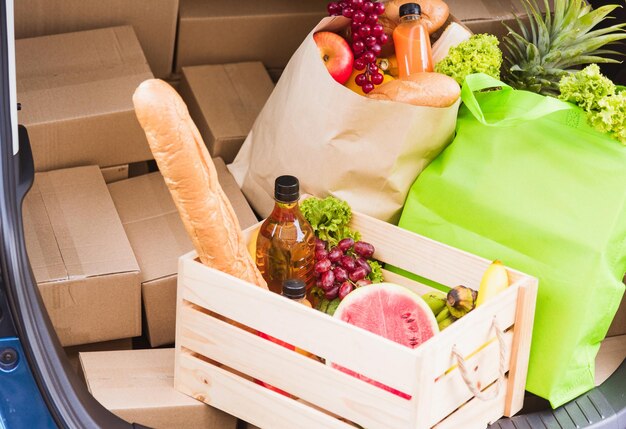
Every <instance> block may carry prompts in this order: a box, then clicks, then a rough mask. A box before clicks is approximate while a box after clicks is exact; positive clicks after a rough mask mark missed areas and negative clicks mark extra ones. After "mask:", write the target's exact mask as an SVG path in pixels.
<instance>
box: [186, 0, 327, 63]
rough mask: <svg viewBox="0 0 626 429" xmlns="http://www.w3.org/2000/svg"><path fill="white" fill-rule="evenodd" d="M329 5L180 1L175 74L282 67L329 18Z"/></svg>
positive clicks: (312, 0)
mask: <svg viewBox="0 0 626 429" xmlns="http://www.w3.org/2000/svg"><path fill="white" fill-rule="evenodd" d="M327 3H328V2H327V1H326V0H306V1H293V0H263V1H257V0H239V1H221V0H181V3H180V18H179V22H178V39H177V42H176V71H180V70H181V68H182V67H185V66H196V65H201V64H227V63H236V62H241V61H262V62H263V64H265V66H267V67H270V68H282V67H285V65H287V62H288V61H289V59H290V58H291V56H292V55H293V53H294V52H295V51H296V49H297V48H298V46H300V44H301V43H302V41H303V40H304V38H305V37H306V35H307V34H309V32H310V31H311V30H312V29H313V27H314V26H315V25H316V24H317V23H318V22H319V21H320V20H321V19H322V18H324V17H325V16H327V15H328V12H327V11H326V5H327Z"/></svg>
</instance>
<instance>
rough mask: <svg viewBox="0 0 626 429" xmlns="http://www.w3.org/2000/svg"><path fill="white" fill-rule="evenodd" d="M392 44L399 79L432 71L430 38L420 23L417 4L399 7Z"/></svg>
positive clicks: (419, 12)
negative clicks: (398, 17) (398, 18)
mask: <svg viewBox="0 0 626 429" xmlns="http://www.w3.org/2000/svg"><path fill="white" fill-rule="evenodd" d="M393 44H394V47H395V50H396V58H397V60H398V72H399V76H400V78H403V77H407V76H409V75H410V74H412V73H418V72H432V71H433V59H432V54H431V47H430V36H429V35H428V31H427V30H426V27H425V26H424V24H423V23H422V19H421V9H420V6H419V5H418V4H417V3H406V4H403V5H402V6H400V24H398V26H397V27H396V29H395V30H393Z"/></svg>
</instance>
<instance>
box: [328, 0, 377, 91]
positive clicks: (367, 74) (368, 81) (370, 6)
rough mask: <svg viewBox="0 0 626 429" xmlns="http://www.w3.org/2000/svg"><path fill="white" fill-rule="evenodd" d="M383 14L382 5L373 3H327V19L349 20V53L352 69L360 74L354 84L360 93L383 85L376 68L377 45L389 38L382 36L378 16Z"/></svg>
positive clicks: (348, 0) (358, 0)
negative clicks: (351, 53) (340, 17)
mask: <svg viewBox="0 0 626 429" xmlns="http://www.w3.org/2000/svg"><path fill="white" fill-rule="evenodd" d="M384 12H385V5H384V4H383V3H379V2H377V1H366V0H345V1H340V2H330V3H329V4H328V13H329V14H330V15H331V16H338V15H343V16H345V17H346V18H350V19H352V23H351V24H350V29H351V30H352V51H353V52H354V68H355V69H357V70H359V71H362V73H359V74H358V75H357V76H356V78H355V82H356V84H357V85H359V86H360V87H361V89H362V90H363V92H364V93H366V94H367V93H369V92H370V91H372V90H373V89H374V85H380V84H381V83H383V79H384V76H383V74H382V72H381V71H380V70H379V69H378V66H377V65H376V58H378V56H379V55H380V51H381V49H382V48H381V46H382V45H384V44H385V43H387V41H388V39H389V37H388V36H387V35H386V34H385V30H384V28H383V26H382V25H381V24H380V23H379V22H378V17H379V16H380V15H382V14H383V13H384Z"/></svg>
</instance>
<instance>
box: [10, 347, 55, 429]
mask: <svg viewBox="0 0 626 429" xmlns="http://www.w3.org/2000/svg"><path fill="white" fill-rule="evenodd" d="M8 348H12V349H14V350H15V351H17V356H18V358H17V363H16V365H15V366H14V367H9V368H4V369H3V368H2V367H0V429H31V428H32V429H47V428H50V429H53V428H56V427H57V426H56V424H55V423H54V420H53V419H52V416H51V415H50V413H49V412H48V407H47V406H46V404H45V402H44V401H43V399H42V397H41V393H40V392H39V389H38V388H37V385H36V384H35V379H34V378H33V375H32V373H31V372H30V368H29V367H28V364H27V363H26V359H25V356H24V350H23V349H22V345H21V344H20V341H19V340H18V339H17V338H15V337H12V338H11V337H10V338H0V352H1V351H2V350H6V349H8Z"/></svg>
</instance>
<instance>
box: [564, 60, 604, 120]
mask: <svg viewBox="0 0 626 429" xmlns="http://www.w3.org/2000/svg"><path fill="white" fill-rule="evenodd" d="M559 90H560V91H561V95H559V98H560V99H561V100H564V101H569V102H570V103H574V104H576V105H578V106H580V107H581V108H582V109H583V110H584V111H585V112H591V111H593V110H599V109H600V106H599V104H598V103H599V102H600V100H601V99H603V98H604V97H607V96H610V95H613V94H615V85H614V84H613V82H611V79H609V78H608V77H606V76H604V75H603V74H602V73H600V67H598V65H597V64H591V65H589V66H587V67H585V68H584V69H582V70H581V71H579V72H576V73H572V74H569V75H566V76H563V77H562V78H561V81H560V82H559Z"/></svg>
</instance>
